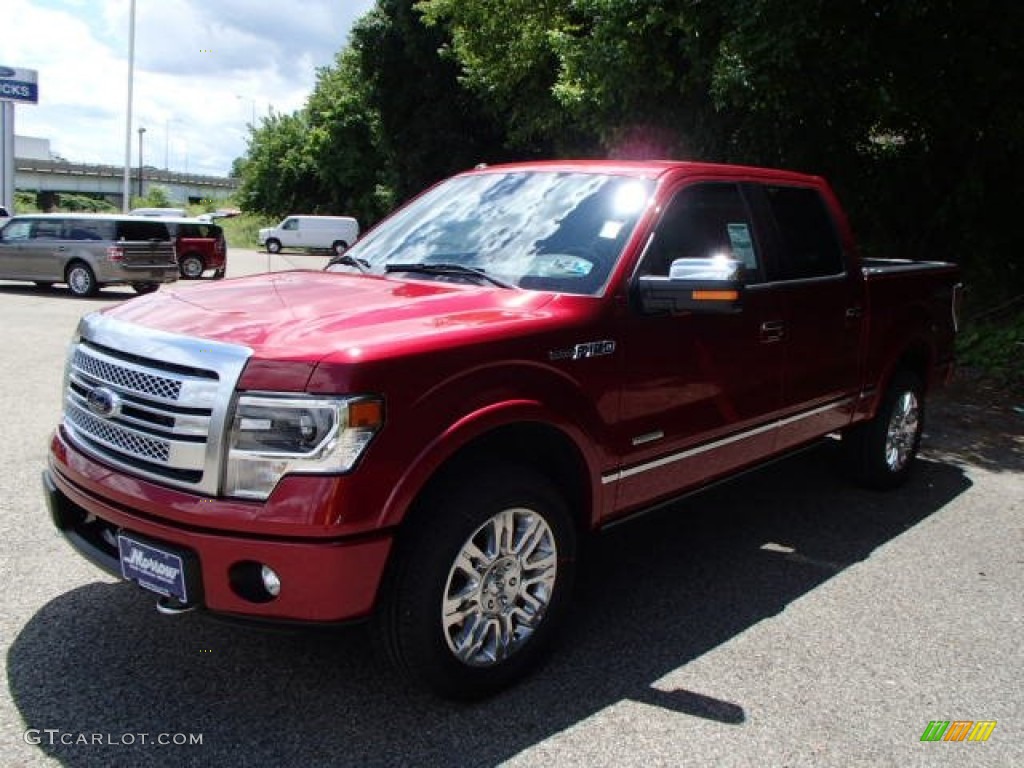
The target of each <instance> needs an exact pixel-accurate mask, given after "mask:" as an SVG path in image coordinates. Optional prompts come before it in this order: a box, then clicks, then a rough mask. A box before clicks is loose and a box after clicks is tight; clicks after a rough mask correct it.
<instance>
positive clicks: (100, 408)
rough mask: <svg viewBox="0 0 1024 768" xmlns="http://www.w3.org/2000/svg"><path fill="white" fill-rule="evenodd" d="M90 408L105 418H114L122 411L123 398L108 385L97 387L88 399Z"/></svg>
mask: <svg viewBox="0 0 1024 768" xmlns="http://www.w3.org/2000/svg"><path fill="white" fill-rule="evenodd" d="M86 402H87V403H88V404H89V410H90V411H92V412H93V413H95V414H96V415H97V416H101V417H103V418H104V419H109V418H112V417H113V416H116V415H117V414H118V413H120V411H121V398H120V397H118V396H117V393H116V392H113V391H112V390H109V389H107V388H106V387H96V389H94V390H93V391H92V392H90V393H89V397H88V398H87V399H86Z"/></svg>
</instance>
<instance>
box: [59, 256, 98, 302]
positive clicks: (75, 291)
mask: <svg viewBox="0 0 1024 768" xmlns="http://www.w3.org/2000/svg"><path fill="white" fill-rule="evenodd" d="M64 279H65V281H66V282H67V284H68V290H69V291H71V294H72V295H73V296H77V297H78V298H86V297H89V296H95V295H96V291H97V290H99V286H98V285H96V275H94V274H93V272H92V270H91V269H90V268H89V265H88V264H85V263H84V262H81V261H76V262H73V263H72V264H70V265H69V266H68V268H67V272H66V273H65V275H64Z"/></svg>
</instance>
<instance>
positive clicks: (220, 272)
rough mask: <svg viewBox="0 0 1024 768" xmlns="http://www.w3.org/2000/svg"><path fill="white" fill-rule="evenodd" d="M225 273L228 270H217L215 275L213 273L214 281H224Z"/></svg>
mask: <svg viewBox="0 0 1024 768" xmlns="http://www.w3.org/2000/svg"><path fill="white" fill-rule="evenodd" d="M225 271H226V269H218V270H215V271H214V273H213V279H214V280H223V279H224V274H225Z"/></svg>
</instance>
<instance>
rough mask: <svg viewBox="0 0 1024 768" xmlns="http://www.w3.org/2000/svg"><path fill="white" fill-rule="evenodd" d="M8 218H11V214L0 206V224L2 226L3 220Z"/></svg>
mask: <svg viewBox="0 0 1024 768" xmlns="http://www.w3.org/2000/svg"><path fill="white" fill-rule="evenodd" d="M9 218H11V214H10V213H9V212H8V210H7V209H6V208H5V207H4V206H2V205H0V224H2V223H3V221H4V220H5V219H9Z"/></svg>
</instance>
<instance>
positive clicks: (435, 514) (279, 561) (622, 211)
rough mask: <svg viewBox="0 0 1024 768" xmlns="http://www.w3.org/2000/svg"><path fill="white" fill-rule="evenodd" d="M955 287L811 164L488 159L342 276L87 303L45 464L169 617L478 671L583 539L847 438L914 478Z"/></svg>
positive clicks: (422, 671)
mask: <svg viewBox="0 0 1024 768" xmlns="http://www.w3.org/2000/svg"><path fill="white" fill-rule="evenodd" d="M959 294H960V286H959V283H958V271H957V268H956V267H955V266H952V265H949V264H940V263H910V262H906V261H881V260H865V259H861V258H859V257H858V254H857V250H856V248H855V245H854V241H853V238H852V236H851V234H850V231H849V228H848V225H847V222H846V219H845V217H844V215H843V212H842V210H841V208H840V207H839V205H838V203H837V202H836V199H835V197H834V196H833V194H832V192H831V191H830V189H829V187H828V186H827V185H826V183H825V182H824V181H823V180H822V179H820V178H817V177H813V176H807V175H802V174H796V173H790V172H785V171H775V170H767V169H760V168H747V167H734V166H723V165H711V164H701V163H689V162H643V163H625V162H611V161H601V162H552V163H533V164H523V165H506V166H495V167H481V168H478V169H475V170H473V171H470V172H467V173H464V174H461V175H458V176H455V177H454V178H452V179H449V180H447V181H444V182H442V183H440V184H438V185H437V186H435V187H433V188H432V189H430V190H428V191H427V192H425V193H424V194H423V195H421V196H420V197H418V198H416V199H415V200H413V201H412V202H411V203H409V204H408V205H406V206H405V207H403V208H401V209H400V210H398V211H397V212H396V213H394V214H393V215H392V216H390V217H389V218H388V219H387V220H385V221H384V222H383V223H381V224H380V225H379V226H377V227H376V228H375V229H373V230H372V231H371V232H369V233H368V234H367V235H366V236H365V237H363V238H362V239H361V240H360V241H359V242H358V243H357V244H356V245H355V246H353V247H352V248H351V249H350V250H348V251H347V252H346V253H345V254H343V255H340V256H337V257H335V259H334V261H333V263H332V264H331V265H330V266H329V267H328V268H327V269H326V270H324V271H294V272H283V273H276V274H266V275H259V276H254V277H247V278H242V279H237V280H226V281H223V282H221V283H211V284H206V285H203V286H196V287H191V286H190V287H179V288H176V289H171V290H166V289H165V290H163V291H160V292H159V293H157V294H154V295H151V296H147V297H144V298H140V299H136V300H133V301H130V302H126V303H124V304H121V305H119V306H117V307H114V308H112V309H108V310H106V311H104V312H101V313H95V314H92V315H89V316H87V317H85V318H84V319H83V320H82V322H81V325H80V327H79V329H78V331H77V334H76V337H75V339H74V341H73V344H72V346H71V348H70V352H69V359H68V363H67V367H66V387H65V401H64V414H63V419H62V421H61V424H60V426H59V427H58V429H57V430H56V433H55V434H54V436H53V440H52V444H51V449H50V454H49V466H48V469H47V470H46V472H45V473H44V485H45V488H46V491H47V494H48V499H49V503H50V509H51V512H52V515H53V519H54V522H55V524H56V526H57V527H58V528H59V529H60V531H62V533H63V535H64V536H65V537H66V538H67V539H68V540H69V541H70V543H71V544H72V545H73V546H74V547H75V548H76V549H77V550H78V551H79V552H80V553H82V554H83V555H84V556H86V557H87V558H89V559H90V560H92V561H93V562H95V563H96V564H98V565H99V566H101V567H102V568H104V569H106V570H107V571H109V572H111V573H113V574H117V575H118V576H121V577H123V578H125V579H128V580H132V581H135V582H137V583H138V584H140V585H141V586H142V587H144V588H146V589H149V590H151V591H153V592H154V593H157V594H158V595H159V598H158V608H159V609H160V610H161V611H162V612H164V613H177V612H180V611H185V610H191V609H193V608H196V607H201V608H203V609H206V610H208V611H211V612H216V613H219V614H227V615H231V616H234V617H248V618H253V619H262V620H272V621H285V622H321V623H325V622H326V623H332V622H344V621H349V620H355V619H363V618H369V619H371V620H372V622H373V626H374V628H375V630H376V635H375V636H376V637H377V638H378V640H379V642H380V643H381V644H382V646H383V647H384V648H386V649H387V651H388V653H389V655H390V656H391V657H392V658H393V659H394V660H395V662H396V663H397V664H399V665H400V667H401V668H403V669H404V670H405V671H406V672H408V673H409V674H410V675H411V676H412V677H413V678H414V679H417V680H419V681H420V682H421V683H424V684H426V685H427V686H428V687H430V688H432V689H433V690H435V691H437V692H439V693H441V694H443V695H448V696H455V697H471V696H479V695H483V694H486V693H489V692H491V691H494V690H496V689H497V688H499V687H501V686H503V685H506V684H508V683H509V682H511V681H512V680H514V679H515V678H517V677H518V676H520V675H522V674H524V673H525V672H526V671H527V670H528V669H529V668H530V667H531V666H532V665H533V664H534V663H535V662H536V661H537V659H538V656H539V655H540V654H541V653H542V652H543V651H544V649H545V646H546V645H547V644H548V641H549V639H550V637H551V635H552V633H553V631H554V630H555V628H556V626H557V624H558V623H559V621H560V620H562V619H563V617H564V614H565V610H566V606H567V603H568V601H569V596H570V591H571V587H572V582H573V576H574V571H575V570H576V559H577V551H578V550H577V542H578V541H580V539H581V537H583V536H584V535H586V534H589V533H591V532H593V531H596V530H599V529H601V528H602V527H603V526H606V525H607V524H609V523H612V522H615V521H619V520H622V519H624V518H626V517H628V516H630V515H632V514H634V513H637V512H640V511H643V510H645V509H648V508H650V507H651V506H653V505H657V504H661V503H663V502H666V501H669V500H671V499H674V498H677V497H679V496H681V495H684V494H687V493H691V492H693V491H695V490H697V489H700V488H701V487H703V486H706V485H708V484H710V483H712V482H714V481H717V480H720V479H722V478H724V477H726V476H728V475H731V474H734V473H736V472H738V471H740V470H743V469H747V468H749V467H752V466H754V465H757V464H759V463H761V462H764V461H766V460H768V459H771V458H774V457H777V456H779V455H780V454H783V453H785V452H788V451H792V450H795V449H798V448H802V447H805V446H807V445H809V444H811V443H813V442H814V441H817V440H819V439H821V438H822V437H825V436H828V435H831V434H835V433H841V435H842V445H843V448H844V450H843V454H844V455H845V458H846V461H847V463H848V465H849V468H850V469H851V470H852V472H853V473H854V474H855V476H856V477H857V478H859V479H860V480H861V481H862V482H864V483H867V484H869V485H871V486H875V487H880V488H881V487H888V486H893V485H896V484H897V483H900V482H901V481H903V480H904V479H905V478H906V476H907V474H908V472H909V471H910V470H911V467H912V464H913V461H914V458H915V454H916V452H917V449H918V442H919V440H920V437H921V427H922V417H923V412H924V403H925V398H926V396H927V394H928V392H929V391H930V390H931V389H932V388H933V387H935V386H936V385H940V384H942V383H943V382H944V381H945V380H946V379H947V377H948V376H949V374H950V372H951V370H952V366H953V341H954V335H955V332H956V324H957V312H958V303H959Z"/></svg>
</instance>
